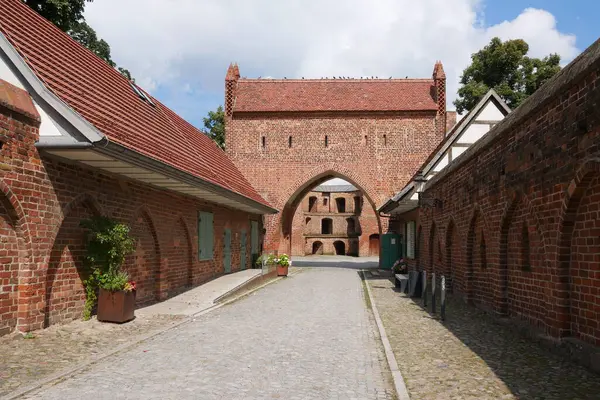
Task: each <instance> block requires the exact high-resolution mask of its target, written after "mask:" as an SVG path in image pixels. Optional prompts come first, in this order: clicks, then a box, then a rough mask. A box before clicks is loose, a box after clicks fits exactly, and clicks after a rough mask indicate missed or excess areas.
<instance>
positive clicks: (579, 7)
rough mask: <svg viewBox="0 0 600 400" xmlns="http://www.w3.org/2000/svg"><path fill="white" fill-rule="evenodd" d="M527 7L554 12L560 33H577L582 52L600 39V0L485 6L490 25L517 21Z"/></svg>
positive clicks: (508, 0) (499, 1) (494, 1)
mask: <svg viewBox="0 0 600 400" xmlns="http://www.w3.org/2000/svg"><path fill="white" fill-rule="evenodd" d="M527 7H533V8H540V9H544V10H547V11H549V12H550V13H552V14H553V15H554V16H555V17H556V20H557V27H558V30H559V31H561V32H565V33H572V34H575V35H576V36H577V47H579V48H580V49H581V50H583V49H585V48H587V47H589V46H590V45H591V44H592V43H593V42H595V41H596V40H597V39H598V38H599V37H600V22H599V20H598V19H599V17H600V1H597V0H534V1H522V0H488V1H486V2H485V3H484V13H485V17H486V22H487V23H488V24H490V25H494V24H497V23H500V22H502V21H505V20H511V19H514V18H515V17H516V16H517V15H519V14H520V13H521V11H523V10H524V9H525V8H527Z"/></svg>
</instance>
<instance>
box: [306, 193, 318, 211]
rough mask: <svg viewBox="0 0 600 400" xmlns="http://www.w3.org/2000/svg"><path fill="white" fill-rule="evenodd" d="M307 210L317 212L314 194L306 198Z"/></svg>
mask: <svg viewBox="0 0 600 400" xmlns="http://www.w3.org/2000/svg"><path fill="white" fill-rule="evenodd" d="M308 212H317V198H316V197H314V196H311V197H309V198H308Z"/></svg>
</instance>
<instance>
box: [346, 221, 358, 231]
mask: <svg viewBox="0 0 600 400" xmlns="http://www.w3.org/2000/svg"><path fill="white" fill-rule="evenodd" d="M346 223H347V224H348V231H347V233H348V234H352V233H355V232H356V221H355V220H354V218H347V219H346Z"/></svg>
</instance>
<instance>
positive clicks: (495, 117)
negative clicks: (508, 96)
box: [476, 100, 504, 121]
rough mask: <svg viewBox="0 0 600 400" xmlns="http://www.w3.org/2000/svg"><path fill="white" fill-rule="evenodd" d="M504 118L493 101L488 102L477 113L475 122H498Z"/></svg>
mask: <svg viewBox="0 0 600 400" xmlns="http://www.w3.org/2000/svg"><path fill="white" fill-rule="evenodd" d="M503 118H504V114H502V112H501V111H500V109H499V108H498V107H497V106H496V104H495V103H494V102H493V101H491V100H490V101H489V102H488V103H487V104H486V106H485V107H483V110H481V112H480V113H479V115H478V116H477V118H476V120H478V121H500V120H502V119H503Z"/></svg>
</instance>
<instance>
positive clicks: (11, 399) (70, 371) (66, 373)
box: [2, 271, 300, 400]
mask: <svg viewBox="0 0 600 400" xmlns="http://www.w3.org/2000/svg"><path fill="white" fill-rule="evenodd" d="M299 273H300V271H297V272H295V273H293V274H289V276H294V275H297V274H299ZM281 279H283V277H279V278H275V279H273V280H270V281H267V282H266V283H265V284H263V285H260V286H258V287H256V288H254V289H251V290H250V291H248V292H247V293H243V294H240V295H239V296H236V297H234V298H232V299H230V300H227V301H224V302H223V303H220V304H215V305H213V306H211V307H208V308H205V309H204V310H200V311H198V312H196V313H194V314H192V315H190V316H188V317H186V318H185V319H183V320H181V321H176V322H174V323H173V324H172V325H169V326H166V327H163V328H160V329H158V330H157V331H154V332H152V333H149V334H146V335H141V336H138V337H137V338H136V339H134V340H132V341H131V342H128V343H125V344H122V345H120V346H117V347H116V348H114V349H112V350H109V351H107V352H106V353H102V354H97V355H95V356H92V357H91V359H88V360H86V361H83V362H81V363H79V364H77V365H75V366H73V367H71V368H67V369H64V370H62V371H59V372H57V373H54V374H52V375H49V376H47V377H46V378H42V379H40V380H38V381H36V382H33V383H31V384H29V385H27V386H25V387H24V388H21V389H18V390H16V391H14V392H11V393H8V394H7V395H6V396H4V397H2V400H15V399H18V398H20V397H23V396H25V395H27V394H29V393H31V392H33V391H34V390H37V389H39V388H41V387H43V386H46V385H49V384H51V383H52V382H55V381H61V380H64V379H67V378H69V377H70V376H73V375H75V374H77V373H78V372H81V371H82V370H84V369H86V368H89V367H91V366H92V365H94V364H96V363H98V362H100V361H102V360H104V359H106V358H108V357H110V356H112V355H114V354H117V353H120V352H123V351H125V350H128V349H130V348H131V347H133V346H135V345H138V344H140V343H143V342H145V341H147V340H150V339H152V338H154V337H156V336H159V335H162V334H163V333H165V332H168V331H170V330H172V329H175V328H177V327H180V326H182V325H184V324H188V323H190V322H192V321H194V319H195V318H196V317H199V316H202V315H205V314H208V313H209V312H211V311H214V310H216V309H217V308H221V307H223V306H225V305H227V304H229V303H232V302H234V301H237V300H238V299H240V298H242V297H244V296H247V295H249V294H250V293H253V292H255V291H257V290H259V289H262V288H264V287H265V286H268V285H270V284H272V283H275V282H278V281H280V280H281ZM253 280H254V278H253V279H249V280H248V281H247V282H246V283H248V282H252V281H253ZM242 285H244V284H242ZM242 285H240V286H242ZM237 289H238V290H239V287H238V288H237Z"/></svg>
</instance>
